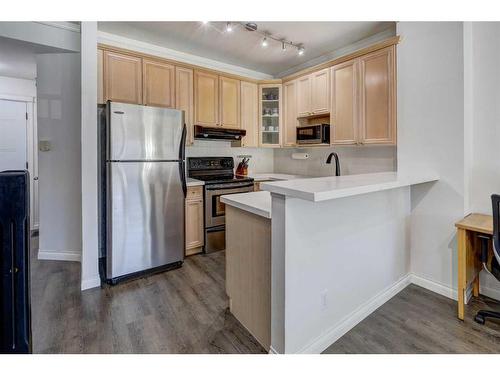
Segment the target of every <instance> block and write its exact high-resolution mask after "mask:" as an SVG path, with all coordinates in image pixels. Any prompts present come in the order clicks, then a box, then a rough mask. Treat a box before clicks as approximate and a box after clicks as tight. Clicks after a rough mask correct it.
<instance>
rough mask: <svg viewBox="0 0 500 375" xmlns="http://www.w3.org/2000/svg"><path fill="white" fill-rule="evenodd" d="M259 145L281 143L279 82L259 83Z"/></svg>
mask: <svg viewBox="0 0 500 375" xmlns="http://www.w3.org/2000/svg"><path fill="white" fill-rule="evenodd" d="M259 98H260V100H259V103H260V104H259V111H260V113H259V145H260V146H261V147H279V146H280V145H281V115H282V99H281V84H262V85H259Z"/></svg>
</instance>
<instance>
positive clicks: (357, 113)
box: [330, 46, 396, 144]
mask: <svg viewBox="0 0 500 375" xmlns="http://www.w3.org/2000/svg"><path fill="white" fill-rule="evenodd" d="M394 48H395V47H394V46H391V47H387V48H384V49H381V50H378V51H375V52H372V53H370V54H367V55H364V56H361V57H359V58H357V59H353V60H350V61H347V62H344V63H341V64H338V65H335V66H333V67H332V68H331V73H330V74H331V76H332V78H331V80H332V100H331V102H332V112H331V114H330V123H331V125H332V132H331V134H332V137H331V143H332V144H396V112H395V111H396V95H395V91H396V75H395V59H394V55H395V52H394Z"/></svg>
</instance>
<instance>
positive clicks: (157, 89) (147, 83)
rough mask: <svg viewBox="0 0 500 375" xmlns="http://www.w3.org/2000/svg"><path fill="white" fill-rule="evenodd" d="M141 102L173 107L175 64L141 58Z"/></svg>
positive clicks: (155, 105)
mask: <svg viewBox="0 0 500 375" xmlns="http://www.w3.org/2000/svg"><path fill="white" fill-rule="evenodd" d="M142 82H143V89H142V92H143V101H142V102H143V104H144V105H149V106H154V107H165V108H175V66H174V65H171V64H166V63H162V62H158V61H153V60H146V59H143V60H142Z"/></svg>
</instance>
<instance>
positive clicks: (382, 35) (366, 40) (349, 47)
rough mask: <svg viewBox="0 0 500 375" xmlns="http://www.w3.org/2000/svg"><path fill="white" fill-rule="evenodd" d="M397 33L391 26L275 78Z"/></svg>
mask: <svg viewBox="0 0 500 375" xmlns="http://www.w3.org/2000/svg"><path fill="white" fill-rule="evenodd" d="M395 35H396V30H395V29H394V28H389V29H387V30H384V31H381V32H379V33H377V34H374V35H371V36H369V37H367V38H364V39H361V40H358V41H357V42H354V43H352V44H349V45H347V46H345V47H342V48H339V49H336V50H335V51H332V52H329V53H326V54H324V55H321V56H319V57H315V58H314V59H311V60H308V61H305V62H304V63H302V64H299V65H295V66H294V67H292V68H290V69H287V70H284V71H282V72H280V73H278V74H276V76H275V78H283V77H287V76H290V75H293V74H294V73H297V72H300V71H301V70H306V69H308V68H312V67H315V66H317V65H320V64H322V63H325V62H328V61H331V60H335V59H337V58H339V57H342V56H345V55H348V54H350V53H353V52H355V51H358V50H361V49H363V48H366V47H369V46H371V45H373V44H376V43H378V42H381V41H383V40H386V39H388V38H391V37H394V36H395Z"/></svg>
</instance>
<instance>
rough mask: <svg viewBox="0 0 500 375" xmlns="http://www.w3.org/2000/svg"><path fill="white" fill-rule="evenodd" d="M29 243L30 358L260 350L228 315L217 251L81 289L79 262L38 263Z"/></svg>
mask: <svg viewBox="0 0 500 375" xmlns="http://www.w3.org/2000/svg"><path fill="white" fill-rule="evenodd" d="M32 242H33V246H32V249H33V250H34V251H32V258H31V305H32V306H31V310H32V333H33V351H34V352H35V353H240V354H246V353H265V351H264V349H263V348H262V347H261V346H260V345H259V344H258V342H257V341H256V340H255V339H254V338H253V337H252V336H251V335H250V334H249V333H248V331H247V330H246V329H245V328H244V327H243V326H242V325H241V324H240V323H239V322H238V321H237V320H236V319H235V318H234V317H233V316H232V315H231V313H230V312H229V310H228V299H227V296H226V294H225V287H224V280H225V279H224V278H225V275H224V270H225V258H224V252H218V253H213V254H209V255H196V256H193V257H190V258H188V259H186V261H185V262H184V265H183V267H182V268H180V269H176V270H172V271H169V272H164V273H161V274H157V275H153V276H148V277H144V278H141V279H138V280H134V281H129V282H125V283H123V284H120V285H117V286H114V287H108V286H106V287H103V288H94V289H91V290H87V291H84V292H81V291H80V285H79V280H80V263H77V262H61V261H40V260H38V259H37V258H36V253H37V247H38V246H37V238H36V237H34V238H33V241H32Z"/></svg>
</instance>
